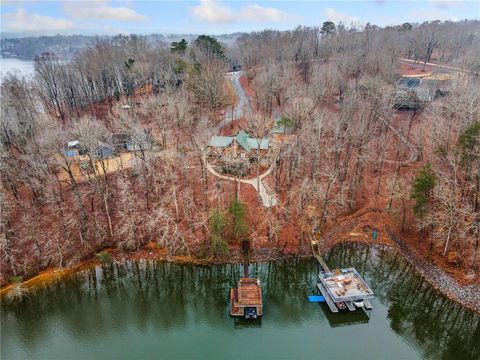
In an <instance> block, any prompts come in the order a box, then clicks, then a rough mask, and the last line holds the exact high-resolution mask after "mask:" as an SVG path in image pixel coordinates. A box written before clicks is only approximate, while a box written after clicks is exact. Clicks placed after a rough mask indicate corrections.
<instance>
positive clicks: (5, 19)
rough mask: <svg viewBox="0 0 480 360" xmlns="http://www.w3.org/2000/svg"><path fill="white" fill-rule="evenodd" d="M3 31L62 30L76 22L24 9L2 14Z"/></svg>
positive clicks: (67, 28) (69, 27)
mask: <svg viewBox="0 0 480 360" xmlns="http://www.w3.org/2000/svg"><path fill="white" fill-rule="evenodd" d="M2 23H3V24H2V31H41V30H46V31H48V30H54V31H62V30H69V29H72V28H73V26H74V24H73V23H72V22H70V21H67V20H65V19H57V18H53V17H50V16H45V15H38V14H28V13H27V12H26V11H25V10H24V9H18V10H17V11H16V12H14V13H6V14H3V15H2Z"/></svg>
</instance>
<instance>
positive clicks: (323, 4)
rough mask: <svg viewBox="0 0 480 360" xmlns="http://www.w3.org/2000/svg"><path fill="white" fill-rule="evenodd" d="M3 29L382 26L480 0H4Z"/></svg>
mask: <svg viewBox="0 0 480 360" xmlns="http://www.w3.org/2000/svg"><path fill="white" fill-rule="evenodd" d="M0 10H1V31H2V32H9V33H12V32H14V33H17V32H33V33H36V34H39V33H45V34H56V33H61V34H72V33H85V34H117V33H142V34H150V33H212V34H224V33H232V32H237V31H252V30H261V29H265V28H273V29H280V30H283V29H291V28H293V27H295V26H296V25H299V24H301V25H318V24H321V23H322V22H323V21H326V20H331V21H334V22H335V23H337V22H339V21H342V22H344V23H347V24H350V23H351V22H355V23H360V24H361V23H366V22H370V23H373V24H378V25H390V24H399V23H403V22H405V21H410V22H423V21H429V20H436V19H439V20H454V21H455V20H459V19H478V18H480V0H463V1H462V0H422V1H407V0H404V1H399V0H397V1H394V0H363V1H359V0H357V1H352V0H349V1H338V0H337V1H285V0H282V1H220V0H197V1H133V0H122V1H109V0H83V1H75V0H72V1H47V0H36V1H22V0H14V1H10V0H1V7H0Z"/></svg>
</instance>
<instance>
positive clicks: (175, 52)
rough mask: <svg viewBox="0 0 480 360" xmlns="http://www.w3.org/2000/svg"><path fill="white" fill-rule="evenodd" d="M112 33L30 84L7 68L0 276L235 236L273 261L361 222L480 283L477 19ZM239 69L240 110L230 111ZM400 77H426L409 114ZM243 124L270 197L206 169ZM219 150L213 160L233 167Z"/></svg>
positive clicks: (357, 230)
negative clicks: (183, 34)
mask: <svg viewBox="0 0 480 360" xmlns="http://www.w3.org/2000/svg"><path fill="white" fill-rule="evenodd" d="M118 40H119V38H115V39H112V38H107V39H98V41H96V42H95V43H94V44H92V46H89V47H87V48H85V49H83V50H81V51H79V52H77V53H76V54H75V55H74V56H73V58H72V59H71V60H70V61H64V60H63V59H61V58H60V57H59V56H58V55H56V54H55V53H54V52H52V51H50V52H48V53H47V52H45V53H43V54H42V55H41V56H37V58H36V61H35V76H34V79H33V80H28V79H24V78H21V77H20V76H19V75H18V74H11V75H9V76H8V77H6V78H5V79H4V80H3V81H2V84H1V86H2V99H1V112H2V113H1V126H2V131H1V146H2V148H1V154H2V157H1V169H2V182H1V186H2V189H1V198H0V205H1V212H2V217H1V224H0V226H1V238H0V242H1V255H0V256H1V257H0V262H1V283H2V284H4V283H6V282H8V281H10V280H11V279H12V277H17V276H23V277H25V276H30V275H32V274H34V273H36V272H38V271H39V270H41V269H44V268H46V267H48V266H54V267H62V266H67V265H71V264H75V263H78V262H79V261H81V260H84V259H88V258H91V257H92V256H93V255H95V254H99V253H103V252H105V251H112V249H113V251H117V252H120V253H121V254H128V253H129V252H131V251H134V250H138V249H144V248H145V246H148V248H149V249H156V250H158V251H160V250H161V251H164V252H166V253H167V254H168V256H174V255H183V256H194V257H196V258H203V259H213V258H215V257H217V259H223V260H224V261H228V260H230V259H234V258H235V256H236V255H238V252H237V251H236V250H237V249H238V246H239V241H240V240H241V239H242V238H243V237H245V236H248V237H249V238H251V240H252V244H253V251H254V253H255V252H257V253H258V254H262V255H264V256H271V257H273V256H284V255H288V254H299V253H307V252H308V251H309V246H310V243H309V237H310V236H311V235H312V234H315V235H316V236H318V237H319V238H321V239H322V240H323V241H324V242H325V243H328V242H329V241H330V242H332V241H340V240H358V239H364V238H370V236H371V232H372V231H373V230H375V231H378V232H379V234H380V238H381V239H382V238H389V237H390V236H391V235H392V234H393V235H395V236H398V237H399V238H400V239H402V241H404V242H405V244H406V246H408V247H410V248H412V249H414V250H415V251H417V252H418V253H420V254H421V255H422V256H423V258H424V259H425V260H426V261H432V262H435V264H436V265H437V266H440V267H443V268H445V269H448V270H450V271H452V273H455V272H457V273H458V272H459V270H461V271H462V272H463V273H464V274H466V275H465V277H464V278H461V280H462V281H465V282H471V281H472V279H474V278H475V276H473V277H472V274H476V272H477V271H478V262H479V260H478V246H479V240H480V198H479V195H480V83H479V81H480V79H479V75H478V72H479V71H480V22H479V21H461V22H439V21H436V22H429V23H424V24H421V25H419V24H414V25H411V24H408V23H406V24H403V25H399V26H396V27H388V28H380V27H377V26H373V25H368V24H367V25H366V26H364V27H361V28H355V27H348V28H347V27H344V26H342V25H341V24H340V25H338V24H333V23H330V22H326V23H324V24H323V25H322V26H318V27H299V28H296V29H295V30H292V31H283V32H281V31H272V30H265V31H261V32H255V33H248V34H242V35H241V36H239V37H238V38H237V39H236V40H235V42H233V43H231V44H225V43H222V42H219V41H217V40H216V39H215V38H213V37H210V36H205V35H202V36H199V37H196V38H195V39H191V40H190V41H180V40H179V41H175V42H174V43H170V42H164V41H158V42H155V43H152V42H150V41H147V40H146V39H145V38H144V37H142V36H130V37H122V38H121V40H122V41H118ZM401 59H407V60H412V62H409V61H407V60H401ZM433 64H436V65H445V66H448V67H436V66H434V65H433ZM232 69H235V70H237V69H241V70H242V71H243V73H242V74H241V76H240V80H239V81H240V83H241V85H242V87H243V89H244V90H245V92H246V94H247V96H248V104H249V107H250V111H246V112H244V113H243V114H242V116H241V117H239V118H236V119H233V118H234V116H233V115H231V118H228V113H229V112H231V113H232V114H233V107H234V106H235V105H236V104H238V102H239V99H238V98H237V99H235V89H234V87H232V83H230V82H229V81H226V73H227V72H228V71H230V70H232ZM407 75H408V76H411V75H415V76H419V77H420V78H422V82H424V83H427V82H428V80H429V79H430V80H431V81H433V82H435V84H437V85H436V86H437V87H436V88H435V89H436V91H435V92H434V95H432V96H431V97H429V98H428V99H424V98H421V97H420V96H419V97H418V98H417V97H415V99H414V101H415V106H414V107H413V106H410V105H409V106H408V108H407V109H404V106H400V105H399V101H400V100H399V95H398V94H399V90H398V84H399V78H400V77H402V76H407ZM423 78H425V79H423ZM432 79H433V80H432ZM438 84H440V85H438ZM408 94H411V92H408ZM409 96H410V95H409ZM412 96H413V95H412ZM402 101H403V100H402ZM409 104H410V103H409ZM276 124H277V125H278V124H280V125H282V126H283V131H280V132H277V135H276V136H274V134H273V133H272V129H273V128H274V127H275V125H276ZM287 128H288V134H287V131H286V129H287ZM237 130H244V131H245V132H246V134H248V136H251V137H252V138H258V139H261V138H268V139H270V145H269V146H270V148H269V152H268V155H265V157H264V158H262V155H261V154H260V150H258V151H257V152H256V153H254V152H252V153H253V154H254V155H253V156H252V158H251V159H250V161H249V166H251V168H250V169H246V170H245V171H244V172H245V173H248V174H250V175H252V174H253V175H252V176H253V179H255V180H254V181H252V183H253V184H255V183H256V182H258V185H257V188H260V184H259V183H260V173H261V171H264V170H265V169H267V168H269V169H270V168H271V170H269V171H271V172H270V173H269V174H268V176H265V178H264V179H262V181H264V183H265V184H266V185H265V186H266V188H267V190H268V192H269V193H270V194H273V195H272V197H273V196H275V198H276V199H277V200H278V202H277V203H276V204H275V206H271V207H268V206H267V207H266V206H264V204H262V201H261V199H260V198H259V193H257V191H255V189H254V186H250V185H248V184H243V183H242V184H240V182H235V181H228V180H223V179H222V178H220V177H218V176H213V175H212V172H211V171H209V169H208V161H206V159H207V155H209V154H207V151H206V149H207V148H211V142H210V139H211V137H212V136H213V135H218V134H220V135H227V136H236V135H237ZM240 142H241V141H240ZM209 144H210V146H209ZM253 147H254V145H253ZM258 148H259V149H260V145H258ZM229 159H230V158H229V157H226V158H225V159H223V160H222V161H224V162H223V163H222V166H219V167H218V168H220V169H221V170H223V171H224V174H227V175H229V174H230V175H229V176H233V175H231V174H235V171H237V170H238V166H239V165H238V164H239V162H238V161H237V162H229V161H230V160H231V159H230V160H229ZM209 161H210V160H209ZM244 163H245V162H244ZM225 176H226V175H225ZM260 195H261V194H260ZM245 219H246V220H245ZM244 220H245V222H247V223H248V224H247V223H244Z"/></svg>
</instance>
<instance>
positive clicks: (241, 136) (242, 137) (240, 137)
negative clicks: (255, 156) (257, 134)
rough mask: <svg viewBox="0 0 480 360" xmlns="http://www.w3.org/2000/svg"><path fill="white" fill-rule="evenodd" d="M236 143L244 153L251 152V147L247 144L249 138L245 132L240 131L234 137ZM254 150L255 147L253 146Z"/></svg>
mask: <svg viewBox="0 0 480 360" xmlns="http://www.w3.org/2000/svg"><path fill="white" fill-rule="evenodd" d="M235 139H236V140H237V142H238V143H239V144H240V146H241V147H243V148H244V149H245V151H250V150H252V147H251V146H250V144H249V141H248V140H249V137H248V135H247V133H246V132H245V131H243V130H242V131H240V132H239V133H238V134H237V136H236V137H235ZM255 148H256V146H255Z"/></svg>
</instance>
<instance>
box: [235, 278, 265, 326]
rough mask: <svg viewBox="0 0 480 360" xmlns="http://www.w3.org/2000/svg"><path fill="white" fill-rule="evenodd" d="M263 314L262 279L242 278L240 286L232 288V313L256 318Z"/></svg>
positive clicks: (239, 282)
mask: <svg viewBox="0 0 480 360" xmlns="http://www.w3.org/2000/svg"><path fill="white" fill-rule="evenodd" d="M262 314H263V302H262V288H261V286H260V280H258V279H255V278H241V279H240V280H239V281H238V287H237V288H232V289H230V315H231V316H243V317H245V318H247V319H248V318H253V319H256V318H257V317H258V316H262Z"/></svg>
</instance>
